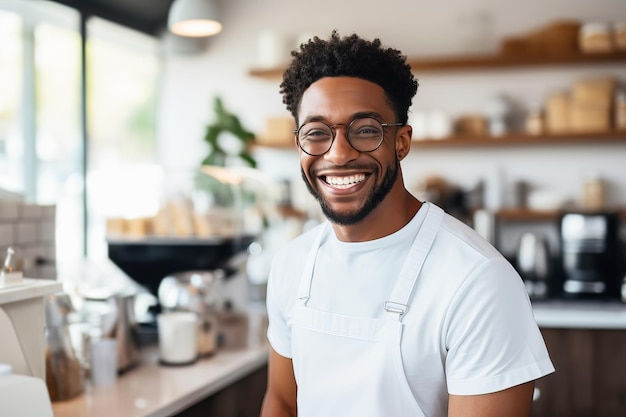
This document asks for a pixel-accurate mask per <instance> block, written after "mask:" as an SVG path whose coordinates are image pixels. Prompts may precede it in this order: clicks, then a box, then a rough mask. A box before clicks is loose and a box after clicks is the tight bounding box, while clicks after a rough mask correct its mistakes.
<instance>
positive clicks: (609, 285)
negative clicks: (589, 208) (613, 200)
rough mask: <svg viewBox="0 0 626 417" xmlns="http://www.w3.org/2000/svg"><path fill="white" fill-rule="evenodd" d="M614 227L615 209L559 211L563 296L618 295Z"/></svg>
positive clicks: (617, 219) (616, 236) (617, 252)
mask: <svg viewBox="0 0 626 417" xmlns="http://www.w3.org/2000/svg"><path fill="white" fill-rule="evenodd" d="M618 229H619V215H618V213H613V212H593V213H592V212H567V213H563V214H562V215H561V217H560V219H559V239H560V245H561V267H562V274H563V295H564V296H565V297H566V298H607V299H612V298H619V295H620V285H621V282H620V281H621V279H620V275H621V261H620V253H621V251H620V247H619V238H618Z"/></svg>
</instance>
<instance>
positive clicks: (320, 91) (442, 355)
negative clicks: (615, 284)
mask: <svg viewBox="0 0 626 417" xmlns="http://www.w3.org/2000/svg"><path fill="white" fill-rule="evenodd" d="M416 91H417V81H416V80H415V78H414V76H413V74H412V73H411V69H410V67H409V65H408V64H407V63H406V60H405V57H404V56H402V55H401V54H400V52H399V51H398V50H395V49H392V48H385V47H383V46H382V45H381V43H380V41H379V40H374V41H367V40H364V39H362V38H360V37H358V36H357V35H352V36H348V37H345V38H341V37H340V36H339V35H338V34H337V33H336V32H333V34H332V35H331V37H330V39H328V40H322V39H319V38H317V37H316V38H314V39H313V40H311V41H309V42H308V43H307V44H305V45H302V47H301V49H300V50H299V51H297V52H294V53H293V61H292V63H291V65H290V66H289V68H288V69H287V70H286V71H285V74H284V79H283V82H282V84H281V93H282V94H283V101H284V102H285V104H286V105H287V108H288V110H289V111H290V112H291V113H292V115H293V117H294V118H295V121H296V125H297V126H298V128H297V130H296V132H295V141H296V144H297V146H298V148H299V150H300V165H301V170H302V178H303V180H304V182H305V184H306V185H307V187H308V189H309V191H310V192H311V194H313V196H315V198H316V199H317V201H318V202H319V204H320V206H321V208H322V210H323V213H324V215H325V216H326V218H327V219H328V222H325V223H324V224H322V225H320V226H318V227H317V228H315V229H313V230H311V231H309V232H306V233H304V234H303V235H301V236H299V237H298V238H296V239H295V240H293V241H292V242H291V243H290V244H289V245H287V246H286V247H285V248H283V249H282V250H281V251H280V252H279V253H278V254H277V256H276V257H275V259H274V262H273V265H272V269H271V272H270V279H269V283H268V294H267V308H268V315H269V323H270V324H269V328H268V339H269V341H270V344H271V351H270V361H269V377H268V389H267V393H266V395H265V400H264V403H263V410H262V416H263V417H282V416H296V415H297V416H299V417H332V416H358V417H374V416H376V417H410V416H416V417H423V416H426V417H444V416H449V417H522V416H528V415H529V412H530V406H531V401H532V393H533V387H534V380H536V379H537V378H540V377H542V376H544V375H546V374H548V373H550V372H552V371H554V368H553V366H552V363H551V361H550V358H549V356H548V353H547V351H546V348H545V345H544V342H543V339H542V337H541V334H540V332H539V330H538V328H537V325H536V323H535V321H534V318H533V315H532V310H531V306H530V302H529V299H528V296H527V293H526V290H525V288H524V285H523V283H522V280H521V279H520V277H519V276H518V275H517V273H516V272H515V270H514V269H513V268H512V266H511V265H510V264H509V263H508V262H507V261H506V260H505V259H504V258H503V257H502V255H501V254H500V253H498V252H497V251H496V249H494V248H493V247H492V246H491V245H489V243H488V242H486V241H485V240H484V239H482V238H481V237H480V236H479V235H478V234H476V233H475V232H474V231H473V230H472V229H471V228H469V227H467V226H466V225H464V224H463V223H461V222H459V221H457V220H456V219H454V218H453V217H451V216H449V215H447V214H445V213H444V212H443V211H442V210H441V209H440V208H439V207H437V206H435V205H434V204H432V203H428V202H421V201H419V200H418V199H417V198H415V197H414V196H413V195H411V194H410V193H409V192H408V191H407V189H406V187H405V185H404V179H403V176H402V169H401V166H400V161H402V160H403V159H404V158H405V157H406V156H407V154H408V152H409V149H410V145H411V135H412V129H411V126H409V125H407V124H406V123H407V114H408V109H409V107H410V105H411V100H412V98H413V96H414V95H415V93H416Z"/></svg>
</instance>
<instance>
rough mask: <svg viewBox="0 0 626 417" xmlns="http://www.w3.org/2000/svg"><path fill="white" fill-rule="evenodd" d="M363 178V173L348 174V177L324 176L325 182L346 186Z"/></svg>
mask: <svg viewBox="0 0 626 417" xmlns="http://www.w3.org/2000/svg"><path fill="white" fill-rule="evenodd" d="M364 180H365V175H364V174H359V175H350V176H349V177H329V176H327V177H326V182H327V183H329V184H330V185H334V186H336V187H342V188H348V187H349V186H352V185H354V184H357V183H359V182H361V181H364Z"/></svg>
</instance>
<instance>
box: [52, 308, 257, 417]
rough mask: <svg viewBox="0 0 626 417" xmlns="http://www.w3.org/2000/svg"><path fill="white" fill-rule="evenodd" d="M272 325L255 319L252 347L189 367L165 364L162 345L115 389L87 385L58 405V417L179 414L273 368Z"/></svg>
mask: <svg viewBox="0 0 626 417" xmlns="http://www.w3.org/2000/svg"><path fill="white" fill-rule="evenodd" d="M265 329H266V322H265V321H264V318H263V317H255V316H254V315H252V316H251V317H250V322H249V333H250V334H249V338H248V346H247V347H245V348H242V349H237V350H219V351H218V352H217V353H216V354H215V355H213V356H210V357H208V358H203V359H200V360H198V361H197V362H196V363H194V364H192V365H188V366H164V365H161V364H159V357H158V356H159V355H158V347H157V346H149V347H147V348H144V349H143V351H142V352H143V357H142V362H141V363H140V364H139V365H138V366H137V367H135V368H133V369H130V370H128V371H127V372H125V373H123V374H122V375H120V376H119V378H118V380H117V382H116V383H115V384H113V385H109V386H93V385H91V384H90V383H87V384H86V387H85V392H84V394H82V395H80V396H79V397H76V398H74V399H71V400H69V401H63V402H54V403H53V404H52V408H53V411H54V416H55V417H85V416H89V417H111V416H124V417H166V416H172V415H174V414H176V413H179V412H181V411H183V410H185V409H187V408H189V407H190V406H191V405H193V404H195V403H197V402H198V401H200V400H202V399H204V398H207V397H209V396H211V395H212V394H215V393H216V392H218V391H220V390H221V389H222V388H225V387H227V386H229V385H231V384H233V383H234V382H236V381H238V380H239V379H241V378H243V377H245V376H247V375H248V374H250V373H252V372H254V371H256V370H258V369H260V368H261V367H263V366H264V365H265V364H267V358H268V352H269V344H268V343H267V340H266V337H265Z"/></svg>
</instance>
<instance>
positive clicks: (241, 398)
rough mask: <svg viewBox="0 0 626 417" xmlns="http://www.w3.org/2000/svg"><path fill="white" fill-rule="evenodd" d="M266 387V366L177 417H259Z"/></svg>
mask: <svg viewBox="0 0 626 417" xmlns="http://www.w3.org/2000/svg"><path fill="white" fill-rule="evenodd" d="M266 386H267V366H264V367H262V368H261V369H259V370H257V371H255V372H253V373H251V374H250V375H247V376H246V377H244V378H242V379H240V380H239V381H237V382H235V383H233V384H232V385H229V386H228V387H226V388H224V389H223V390H221V391H218V392H217V393H215V394H213V395H211V396H210V397H208V398H206V399H204V400H202V401H200V402H199V403H197V404H195V405H193V406H191V407H189V408H188V409H186V410H185V411H183V412H182V413H179V414H177V415H176V417H210V416H215V417H218V416H219V417H258V416H259V414H260V413H261V403H262V402H263V396H264V395H265V388H266Z"/></svg>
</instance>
